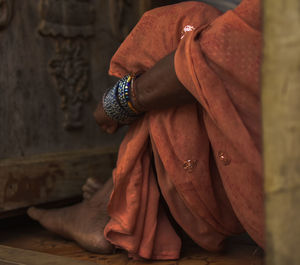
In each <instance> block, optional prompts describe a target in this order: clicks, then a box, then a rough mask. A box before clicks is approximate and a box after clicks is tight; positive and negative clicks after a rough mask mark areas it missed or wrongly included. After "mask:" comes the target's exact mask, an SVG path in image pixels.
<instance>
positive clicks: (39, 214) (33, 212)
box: [27, 207, 44, 221]
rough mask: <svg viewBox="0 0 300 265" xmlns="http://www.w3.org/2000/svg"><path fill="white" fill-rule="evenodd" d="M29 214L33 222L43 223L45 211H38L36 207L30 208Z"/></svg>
mask: <svg viewBox="0 0 300 265" xmlns="http://www.w3.org/2000/svg"><path fill="white" fill-rule="evenodd" d="M27 214H28V215H29V216H30V217H31V218H32V219H33V220H36V221H41V220H42V218H43V215H44V210H41V209H37V208H35V207H30V208H29V209H28V210H27Z"/></svg>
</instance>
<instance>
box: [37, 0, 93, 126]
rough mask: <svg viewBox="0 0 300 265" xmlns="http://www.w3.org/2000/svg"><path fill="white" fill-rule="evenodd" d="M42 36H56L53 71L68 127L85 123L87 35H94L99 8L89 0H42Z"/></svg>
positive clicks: (51, 64) (87, 68) (65, 124)
mask: <svg viewBox="0 0 300 265" xmlns="http://www.w3.org/2000/svg"><path fill="white" fill-rule="evenodd" d="M40 15H41V19H42V20H41V22H40V25H39V28H38V31H39V33H40V34H41V35H42V36H49V37H52V38H54V40H55V45H56V47H55V54H54V56H53V58H52V59H50V61H49V72H50V73H51V74H52V75H53V77H54V78H55V81H56V85H57V89H58V92H59V94H60V96H61V108H62V110H63V111H64V127H65V129H67V130H71V129H78V128H81V127H83V122H82V108H83V105H84V102H86V101H87V100H88V98H89V92H88V80H89V72H90V71H89V68H90V65H89V62H88V60H87V59H85V58H84V47H85V41H86V39H87V38H89V37H92V36H93V35H94V28H93V25H94V21H95V9H94V6H93V5H92V1H90V0H86V1H82V0H60V1H57V0H41V1H40Z"/></svg>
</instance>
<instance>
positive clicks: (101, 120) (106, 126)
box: [94, 101, 120, 134]
mask: <svg viewBox="0 0 300 265" xmlns="http://www.w3.org/2000/svg"><path fill="white" fill-rule="evenodd" d="M94 118H95V119H96V122H97V123H98V125H99V126H100V128H101V129H102V130H103V131H105V132H107V133H109V134H113V133H115V132H116V131H117V129H118V128H119V126H120V125H119V123H118V122H116V121H114V120H112V119H110V118H109V117H107V115H106V113H105V112H104V109H103V104H102V101H100V103H99V104H98V106H97V108H96V110H95V112H94Z"/></svg>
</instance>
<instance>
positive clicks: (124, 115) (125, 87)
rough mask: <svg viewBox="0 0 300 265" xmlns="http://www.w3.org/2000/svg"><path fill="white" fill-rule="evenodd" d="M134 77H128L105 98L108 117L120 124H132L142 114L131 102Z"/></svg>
mask: <svg viewBox="0 0 300 265" xmlns="http://www.w3.org/2000/svg"><path fill="white" fill-rule="evenodd" d="M133 79H134V77H133V76H131V75H126V76H124V77H123V78H122V79H120V80H119V81H118V82H117V83H116V84H115V85H114V86H113V87H112V88H111V89H109V90H108V91H107V92H106V93H105V94H104V96H103V109H104V111H105V113H106V115H107V116H108V117H109V118H111V119H112V120H115V121H117V122H119V123H124V124H126V123H131V122H133V121H134V120H136V119H137V118H138V117H139V116H140V113H139V112H138V111H137V110H136V109H135V108H134V107H133V104H132V101H131V85H132V82H133Z"/></svg>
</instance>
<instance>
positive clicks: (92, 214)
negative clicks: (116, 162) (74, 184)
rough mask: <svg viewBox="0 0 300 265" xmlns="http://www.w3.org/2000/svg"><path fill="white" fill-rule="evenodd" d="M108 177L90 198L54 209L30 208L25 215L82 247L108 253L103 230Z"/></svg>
mask: <svg viewBox="0 0 300 265" xmlns="http://www.w3.org/2000/svg"><path fill="white" fill-rule="evenodd" d="M112 185H113V184H112V179H109V180H108V181H107V182H106V183H105V184H104V186H103V188H102V189H101V190H99V191H98V192H97V193H96V194H95V196H94V197H93V198H92V199H90V200H85V201H83V202H82V203H79V204H76V205H73V206H70V207H66V208H61V209H54V210H42V209H37V208H34V207H32V208H30V209H29V210H28V215H29V216H30V217H31V218H32V219H34V220H37V221H39V222H40V224H41V225H42V226H44V227H45V228H46V229H48V230H50V231H52V232H54V233H56V234H59V235H61V236H63V237H65V238H67V239H71V240H74V241H76V242H77V243H78V244H79V245H81V246H82V247H83V248H85V249H87V250H89V251H92V252H97V253H111V252H112V251H113V246H112V245H111V244H110V243H109V242H108V241H107V240H106V239H105V238H104V235H103V230H104V227H105V225H106V224H107V222H108V221H109V216H108V214H107V210H106V207H107V203H108V200H109V197H110V193H111V191H112Z"/></svg>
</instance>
